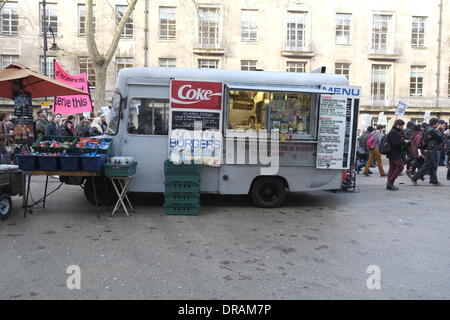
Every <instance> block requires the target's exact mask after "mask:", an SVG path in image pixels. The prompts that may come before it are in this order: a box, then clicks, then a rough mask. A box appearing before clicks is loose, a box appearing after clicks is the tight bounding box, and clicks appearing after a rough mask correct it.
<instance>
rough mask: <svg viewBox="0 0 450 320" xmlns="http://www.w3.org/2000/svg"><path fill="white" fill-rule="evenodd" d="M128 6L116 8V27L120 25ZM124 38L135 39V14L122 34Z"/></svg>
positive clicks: (131, 16) (130, 17) (129, 19)
mask: <svg viewBox="0 0 450 320" xmlns="http://www.w3.org/2000/svg"><path fill="white" fill-rule="evenodd" d="M127 8H128V6H116V25H118V24H119V22H120V19H122V17H123V15H124V14H125V12H126V11H127ZM120 36H121V37H122V38H133V13H131V15H130V16H129V18H128V20H127V22H126V23H125V26H124V28H123V31H122V34H121V35H120Z"/></svg>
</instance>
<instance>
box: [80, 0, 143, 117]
mask: <svg viewBox="0 0 450 320" xmlns="http://www.w3.org/2000/svg"><path fill="white" fill-rule="evenodd" d="M137 1H138V0H130V1H128V7H127V10H126V11H125V13H124V14H123V16H122V18H121V19H120V22H119V24H118V25H117V27H116V30H115V31H114V36H113V40H112V42H111V44H110V46H109V49H108V50H107V52H106V53H101V52H100V51H99V50H98V47H97V42H96V41H95V34H94V32H93V29H94V21H93V3H92V0H87V6H86V42H87V48H88V52H89V56H90V58H91V60H92V62H93V64H94V71H95V93H94V106H95V107H97V108H101V107H103V106H105V104H106V99H105V91H106V72H107V70H108V66H109V64H110V62H111V60H112V58H113V57H114V54H115V52H116V50H117V45H118V44H119V40H120V35H121V34H122V32H123V29H124V27H125V24H126V22H127V20H128V18H129V17H130V15H131V13H132V12H133V11H134V8H135V7H136V3H137Z"/></svg>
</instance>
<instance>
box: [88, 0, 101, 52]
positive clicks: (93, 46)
mask: <svg viewBox="0 0 450 320" xmlns="http://www.w3.org/2000/svg"><path fill="white" fill-rule="evenodd" d="M93 11H94V9H93V4H92V0H87V3H86V21H85V29H86V32H85V37H86V43H87V47H88V51H89V53H90V54H91V56H92V57H93V58H94V59H93V60H100V52H99V51H98V48H97V43H96V42H95V33H94V18H93Z"/></svg>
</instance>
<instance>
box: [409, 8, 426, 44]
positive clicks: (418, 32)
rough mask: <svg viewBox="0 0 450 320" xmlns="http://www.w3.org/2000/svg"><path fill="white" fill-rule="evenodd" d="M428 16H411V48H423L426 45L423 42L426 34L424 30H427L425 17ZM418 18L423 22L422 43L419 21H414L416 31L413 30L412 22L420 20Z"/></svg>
mask: <svg viewBox="0 0 450 320" xmlns="http://www.w3.org/2000/svg"><path fill="white" fill-rule="evenodd" d="M427 18H428V17H426V16H413V17H412V21H411V48H425V47H426V46H425V43H426V34H427V32H426V30H427V21H428V19H427ZM420 19H423V21H422V23H423V34H422V37H423V38H422V40H423V43H420V35H421V32H420V28H421V27H420V25H419V24H420V22H419V21H416V24H418V27H417V31H416V32H415V31H414V23H415V20H420ZM414 35H416V36H417V39H416V42H415V43H414Z"/></svg>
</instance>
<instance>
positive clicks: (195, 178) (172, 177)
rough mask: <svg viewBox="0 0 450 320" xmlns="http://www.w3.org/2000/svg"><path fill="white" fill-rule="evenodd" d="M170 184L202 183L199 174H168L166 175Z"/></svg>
mask: <svg viewBox="0 0 450 320" xmlns="http://www.w3.org/2000/svg"><path fill="white" fill-rule="evenodd" d="M170 182H196V183H200V176H199V175H198V174H168V173H166V183H170Z"/></svg>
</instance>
